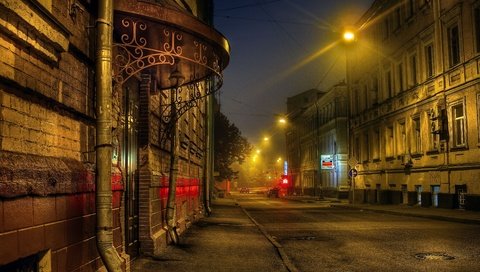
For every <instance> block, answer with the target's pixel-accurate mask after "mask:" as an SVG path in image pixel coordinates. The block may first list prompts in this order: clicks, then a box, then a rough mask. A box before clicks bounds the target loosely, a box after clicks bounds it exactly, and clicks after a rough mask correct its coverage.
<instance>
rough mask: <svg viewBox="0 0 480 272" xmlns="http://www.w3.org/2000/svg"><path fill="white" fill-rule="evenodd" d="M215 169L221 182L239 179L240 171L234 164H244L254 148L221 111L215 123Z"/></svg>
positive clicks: (217, 114)
mask: <svg viewBox="0 0 480 272" xmlns="http://www.w3.org/2000/svg"><path fill="white" fill-rule="evenodd" d="M214 128H215V129H214V131H215V133H214V167H215V171H217V172H218V173H219V176H218V179H219V180H232V179H234V178H237V177H238V171H234V170H233V169H232V164H234V163H239V164H242V163H243V162H244V161H245V159H246V157H247V155H248V154H249V153H250V151H251V149H252V147H251V145H250V143H249V142H248V141H247V139H246V138H245V137H243V136H242V134H241V132H240V130H239V129H238V128H237V127H236V126H235V125H234V124H233V123H231V122H230V120H228V118H227V117H226V116H225V115H224V114H223V113H222V112H220V111H219V110H218V111H216V112H215V121H214Z"/></svg>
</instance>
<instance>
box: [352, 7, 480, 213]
mask: <svg viewBox="0 0 480 272" xmlns="http://www.w3.org/2000/svg"><path fill="white" fill-rule="evenodd" d="M479 4H480V3H479V2H478V1H454V0H449V1H440V0H433V1H425V0H411V1H384V0H377V1H375V2H374V3H373V5H372V6H371V8H370V9H369V10H368V11H367V12H366V13H365V14H364V16H363V19H362V20H361V21H360V22H359V27H360V30H359V31H358V33H357V36H358V38H357V41H356V42H355V43H354V44H352V45H351V46H349V47H348V48H347V79H348V83H349V88H350V101H351V104H350V106H351V107H350V108H351V115H350V120H351V122H350V129H351V135H350V152H349V155H350V156H351V157H354V158H356V160H357V161H359V165H358V166H357V167H358V170H359V176H358V177H357V179H356V183H357V184H356V185H357V186H356V188H357V190H355V201H359V202H369V203H394V204H396V203H405V204H410V205H415V204H417V205H422V206H432V207H442V208H466V209H476V210H478V209H479V208H480V204H479V199H480V183H479V177H480V161H479V157H480V156H479V155H480V149H479V143H480V130H479V120H480V119H479V118H480V117H479V116H480V112H479V109H480V92H479V90H480V85H479V78H480V72H479V69H478V67H479V65H478V64H479V60H480V5H479Z"/></svg>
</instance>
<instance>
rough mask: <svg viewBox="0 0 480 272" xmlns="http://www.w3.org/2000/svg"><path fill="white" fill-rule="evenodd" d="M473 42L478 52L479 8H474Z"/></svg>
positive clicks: (479, 50)
mask: <svg viewBox="0 0 480 272" xmlns="http://www.w3.org/2000/svg"><path fill="white" fill-rule="evenodd" d="M474 12H475V42H476V43H477V44H476V49H477V52H480V8H478V7H477V8H475V10H474Z"/></svg>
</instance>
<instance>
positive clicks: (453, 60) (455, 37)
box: [448, 25, 460, 67]
mask: <svg viewBox="0 0 480 272" xmlns="http://www.w3.org/2000/svg"><path fill="white" fill-rule="evenodd" d="M448 43H449V51H450V67H452V66H455V65H457V64H459V63H460V34H459V29H458V25H455V26H452V27H450V28H449V29H448Z"/></svg>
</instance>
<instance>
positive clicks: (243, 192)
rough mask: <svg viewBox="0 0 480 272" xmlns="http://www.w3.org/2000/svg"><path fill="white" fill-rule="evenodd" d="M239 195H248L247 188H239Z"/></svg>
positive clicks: (248, 190)
mask: <svg viewBox="0 0 480 272" xmlns="http://www.w3.org/2000/svg"><path fill="white" fill-rule="evenodd" d="M240 193H242V194H248V193H250V189H248V188H247V187H243V188H240Z"/></svg>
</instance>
